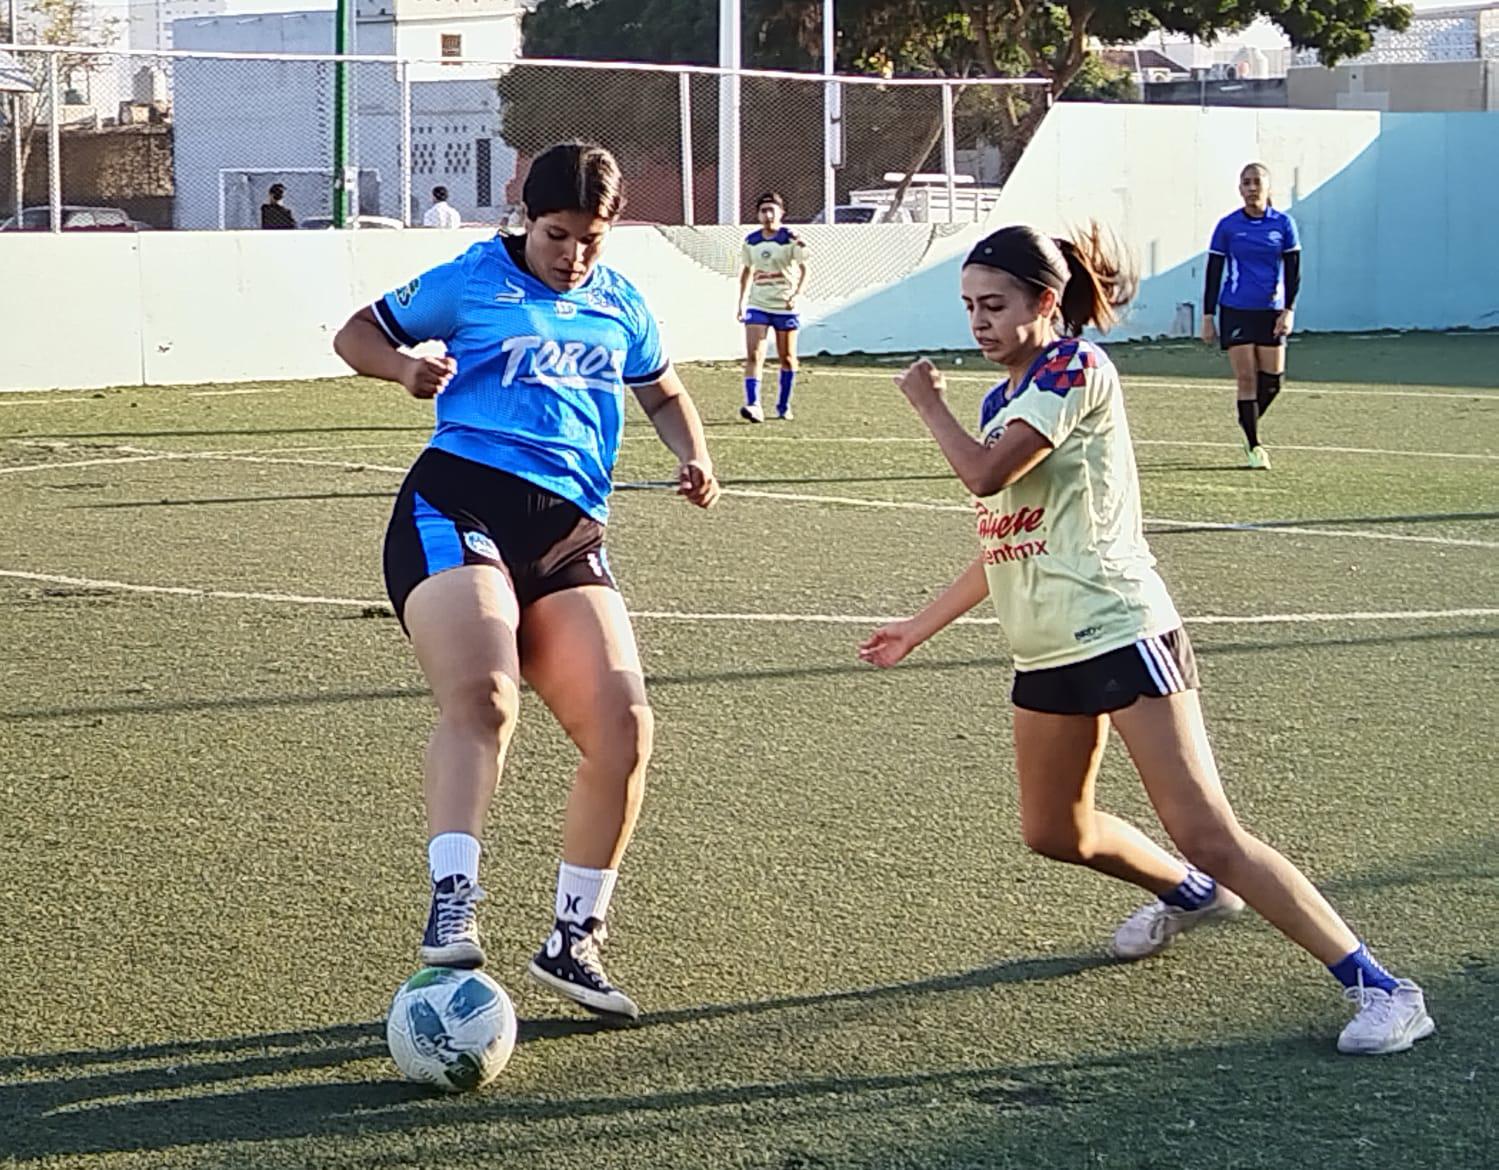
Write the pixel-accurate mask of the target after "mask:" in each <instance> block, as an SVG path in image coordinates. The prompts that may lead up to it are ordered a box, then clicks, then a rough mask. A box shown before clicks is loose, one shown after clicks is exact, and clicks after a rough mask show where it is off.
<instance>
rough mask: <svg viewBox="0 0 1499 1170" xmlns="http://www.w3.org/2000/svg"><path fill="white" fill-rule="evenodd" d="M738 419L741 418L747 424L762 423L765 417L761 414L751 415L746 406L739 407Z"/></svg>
mask: <svg viewBox="0 0 1499 1170" xmlns="http://www.w3.org/2000/svg"><path fill="white" fill-rule="evenodd" d="M739 417H740V418H742V419H743V420H744V421H745V422H749V423H762V422H764V421H765V416H764V415H763V414H760V415H757V414H755V413H753V412H752V411H751V410H750V408H749V407H747V406H741V407H740V408H739Z"/></svg>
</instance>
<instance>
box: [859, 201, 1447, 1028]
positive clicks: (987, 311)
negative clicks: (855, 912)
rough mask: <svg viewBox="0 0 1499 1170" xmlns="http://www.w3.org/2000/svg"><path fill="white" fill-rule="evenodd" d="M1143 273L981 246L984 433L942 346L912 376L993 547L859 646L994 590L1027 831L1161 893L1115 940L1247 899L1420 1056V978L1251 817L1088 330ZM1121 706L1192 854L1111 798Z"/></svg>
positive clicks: (1088, 255) (1075, 257) (975, 267)
mask: <svg viewBox="0 0 1499 1170" xmlns="http://www.w3.org/2000/svg"><path fill="white" fill-rule="evenodd" d="M1132 285H1133V281H1132V280H1131V279H1130V278H1129V277H1128V276H1127V275H1125V274H1124V273H1123V270H1122V268H1121V266H1120V264H1119V263H1118V262H1117V260H1116V259H1115V258H1114V257H1113V256H1112V255H1111V254H1110V249H1109V248H1108V247H1107V246H1106V245H1105V244H1104V242H1103V240H1102V239H1101V236H1100V233H1099V232H1098V230H1097V229H1096V228H1095V229H1093V231H1092V232H1091V233H1089V234H1088V235H1086V236H1084V237H1081V238H1079V239H1077V240H1075V241H1074V240H1052V239H1050V238H1048V237H1046V236H1044V235H1042V234H1040V233H1039V232H1037V231H1035V230H1034V229H1033V228H1029V227H1008V228H1003V229H1001V230H1000V231H997V232H995V233H994V234H992V235H990V236H988V237H987V238H985V239H984V240H982V241H980V242H979V244H978V245H977V246H976V247H975V248H974V249H973V251H972V252H971V253H970V254H969V256H968V258H967V261H966V262H965V264H964V267H963V276H962V294H963V304H964V306H965V307H966V309H967V311H968V321H969V326H970V328H971V329H972V331H973V337H974V340H975V341H977V342H978V345H979V349H980V350H981V351H982V352H983V355H984V356H985V357H986V358H988V359H989V360H990V361H992V362H994V363H995V364H996V365H998V366H1001V367H1002V368H1004V369H1005V370H1006V371H1008V374H1009V376H1008V378H1006V379H1005V380H1004V381H1002V382H1001V383H1000V384H999V385H998V386H996V387H995V388H994V390H992V391H991V392H990V393H989V395H988V396H987V397H986V398H985V399H984V404H983V410H982V416H981V419H980V432H981V433H980V437H979V438H977V439H975V438H973V437H972V436H971V435H970V434H969V433H968V431H967V430H966V429H965V428H964V427H963V425H962V424H961V423H960V422H959V421H958V420H957V418H955V417H954V415H953V413H952V411H951V410H950V409H949V408H948V405H947V403H946V401H945V400H944V398H943V390H944V386H943V378H942V374H941V373H940V372H939V371H938V370H937V369H935V368H934V367H933V366H932V364H931V363H930V362H927V361H919V362H917V363H916V364H914V365H913V366H911V367H910V368H909V369H908V370H906V372H905V373H904V374H903V375H901V376H900V377H899V378H898V379H897V381H898V383H899V385H900V388H901V390H902V392H903V393H904V394H905V396H906V398H907V399H908V400H909V401H910V403H911V405H912V406H913V407H914V408H915V409H916V412H917V414H918V415H920V417H921V420H922V421H923V422H924V423H925V424H926V426H927V428H928V429H929V430H930V431H931V433H932V436H933V438H935V439H936V440H937V444H938V446H939V447H941V449H942V453H943V454H944V455H945V456H946V457H947V461H948V462H949V463H950V464H951V465H952V468H953V470H954V471H955V472H956V473H957V475H958V478H959V479H960V480H962V482H963V484H964V486H965V487H967V488H968V489H969V490H970V491H971V492H972V493H973V494H974V496H975V497H976V499H975V507H976V509H977V512H978V532H979V543H980V545H981V552H980V553H979V555H978V556H977V557H976V558H975V559H974V561H973V563H972V564H971V565H970V566H969V567H968V569H967V570H966V571H964V573H963V574H962V575H961V576H960V577H958V579H957V580H956V581H954V582H953V583H952V585H951V586H949V587H948V589H947V590H946V591H945V592H944V593H942V594H941V596H939V597H938V598H937V599H936V600H935V601H933V602H932V603H931V604H930V605H928V606H927V607H926V608H925V609H923V610H922V611H921V612H920V613H918V614H916V616H915V617H912V618H908V619H906V620H904V621H898V622H893V623H891V624H889V625H886V626H883V627H881V628H880V629H878V630H876V631H875V632H874V633H873V634H872V635H870V637H869V639H868V640H867V641H866V642H864V644H863V645H862V646H861V647H860V648H859V656H860V657H861V658H863V659H864V660H865V661H866V662H871V663H873V664H875V665H876V666H893V665H895V664H896V663H897V662H899V661H900V660H901V659H902V658H904V657H905V656H906V655H907V654H909V653H910V652H911V651H912V650H914V649H915V648H916V647H917V646H919V645H920V644H921V643H922V642H925V641H926V640H927V639H928V638H930V637H931V636H932V635H933V634H935V633H937V631H939V630H941V629H943V628H944V627H945V626H947V625H949V624H950V623H951V622H953V621H954V620H955V619H956V618H958V617H960V616H961V615H962V614H965V613H967V612H968V611H969V610H970V609H972V608H973V607H974V606H976V605H978V603H979V602H980V601H982V600H983V599H984V598H985V597H986V596H988V597H991V598H992V599H993V602H994V607H995V609H996V611H997V613H998V615H999V619H1000V623H1001V624H1002V625H1003V627H1004V630H1005V634H1006V636H1007V637H1008V639H1009V641H1010V645H1011V648H1012V650H1013V652H1014V656H1015V683H1014V693H1013V702H1014V707H1015V712H1014V728H1015V763H1016V772H1017V774H1018V776H1019V781H1020V815H1021V827H1022V831H1023V833H1024V837H1025V841H1026V844H1027V845H1029V846H1030V847H1031V848H1032V849H1034V850H1036V851H1037V852H1038V853H1041V854H1043V855H1045V856H1047V857H1051V858H1055V859H1056V860H1058V861H1066V862H1070V863H1072V864H1074V865H1085V866H1088V867H1089V868H1091V869H1094V870H1097V871H1098V872H1099V873H1103V874H1107V875H1108V876H1110V877H1116V878H1119V879H1121V880H1123V881H1127V882H1131V883H1133V884H1135V885H1137V886H1140V887H1141V888H1142V889H1144V890H1146V891H1148V892H1149V893H1150V894H1152V895H1154V896H1155V897H1154V898H1153V899H1152V900H1151V902H1150V903H1149V904H1148V905H1146V906H1145V907H1143V908H1142V909H1140V910H1139V911H1137V912H1136V913H1135V914H1133V915H1132V916H1131V917H1130V918H1129V919H1127V920H1126V921H1125V922H1124V924H1123V925H1122V926H1120V927H1119V929H1118V930H1117V932H1116V933H1115V934H1114V938H1113V941H1112V943H1111V945H1110V951H1111V952H1112V953H1113V954H1114V955H1115V956H1116V957H1118V958H1121V959H1141V958H1145V957H1146V956H1147V955H1153V954H1156V953H1157V952H1159V951H1161V950H1163V949H1164V948H1165V947H1166V946H1168V945H1169V944H1170V943H1171V941H1172V940H1173V939H1174V938H1175V936H1176V935H1178V934H1180V933H1181V932H1182V931H1184V930H1188V929H1190V928H1192V927H1194V926H1197V925H1200V924H1202V923H1206V922H1210V921H1213V920H1214V919H1223V918H1228V917H1231V916H1233V915H1234V914H1237V913H1238V912H1239V911H1240V910H1241V909H1242V908H1243V904H1244V902H1246V901H1247V902H1248V903H1249V905H1251V906H1253V907H1254V908H1255V909H1256V910H1257V911H1259V913H1260V914H1262V915H1263V916H1264V917H1265V918H1266V919H1267V920H1268V921H1269V922H1270V923H1271V924H1272V925H1274V926H1275V927H1277V928H1278V929H1279V930H1280V931H1281V932H1282V933H1284V934H1285V935H1286V936H1287V937H1288V938H1290V939H1291V940H1292V941H1293V942H1295V943H1297V944H1299V945H1300V946H1301V947H1303V948H1304V949H1305V950H1307V951H1309V952H1310V953H1311V954H1312V955H1314V956H1315V957H1316V958H1317V959H1318V960H1320V961H1321V962H1322V963H1324V964H1326V965H1327V966H1328V968H1329V970H1330V971H1331V972H1332V974H1333V975H1335V976H1336V977H1337V978H1338V980H1339V981H1340V982H1341V983H1342V984H1343V986H1344V987H1345V988H1346V989H1347V990H1346V994H1347V996H1348V998H1349V999H1350V1000H1352V1001H1354V1003H1355V1004H1356V1005H1357V1010H1356V1013H1355V1015H1354V1018H1353V1020H1352V1021H1350V1022H1349V1024H1348V1025H1347V1026H1346V1027H1345V1028H1344V1029H1343V1032H1342V1034H1341V1035H1340V1036H1339V1038H1338V1048H1339V1050H1341V1051H1343V1052H1350V1053H1369V1054H1375V1053H1385V1052H1399V1051H1401V1050H1403V1049H1406V1048H1409V1047H1410V1046H1411V1045H1412V1044H1413V1043H1415V1041H1417V1040H1420V1039H1422V1038H1423V1037H1425V1036H1428V1035H1430V1034H1431V1032H1432V1031H1433V1030H1434V1029H1435V1025H1434V1024H1433V1023H1432V1020H1431V1017H1430V1016H1428V1015H1427V1013H1426V1005H1425V999H1424V996H1423V995H1422V993H1421V989H1420V988H1419V987H1417V986H1416V984H1414V983H1412V982H1410V981H1409V980H1406V979H1396V978H1394V977H1393V976H1392V975H1390V973H1389V972H1388V971H1386V970H1385V969H1384V968H1383V967H1381V966H1380V965H1379V964H1378V963H1377V962H1376V961H1375V960H1374V958H1373V957H1372V956H1371V955H1370V954H1369V951H1368V949H1367V948H1366V947H1365V946H1364V945H1363V944H1362V943H1361V942H1360V941H1359V939H1358V938H1357V937H1356V936H1355V935H1354V934H1353V932H1352V931H1350V930H1349V929H1348V927H1347V926H1346V925H1345V924H1344V922H1343V920H1342V919H1341V918H1339V917H1338V915H1337V913H1336V912H1335V911H1334V910H1333V908H1332V907H1331V906H1330V905H1328V903H1327V901H1326V900H1325V899H1324V898H1323V897H1322V895H1321V894H1320V893H1318V891H1317V889H1316V887H1314V886H1313V885H1312V884H1311V882H1310V881H1308V880H1307V879H1306V877H1305V876H1303V875H1302V873H1301V872H1300V871H1299V870H1297V869H1296V867H1295V866H1294V865H1292V864H1291V863H1290V862H1289V861H1287V860H1286V859H1285V858H1284V857H1282V856H1281V855H1280V854H1279V853H1277V852H1276V851H1275V850H1273V849H1272V848H1270V846H1268V845H1266V844H1265V843H1264V842H1262V841H1260V840H1258V839H1257V838H1255V837H1253V836H1251V835H1250V834H1249V833H1248V832H1247V831H1245V829H1244V828H1243V827H1242V826H1241V825H1240V824H1239V822H1238V820H1237V819H1236V818H1235V817H1234V814H1233V810H1232V809H1231V808H1230V807H1229V804H1228V799H1227V797H1226V796H1225V795H1224V792H1223V786H1222V784H1221V783H1220V782H1219V778H1218V771H1217V767H1216V766H1215V764H1214V762H1213V753H1212V749H1211V748H1210V747H1209V745H1208V738H1207V732H1206V730H1205V728H1204V726H1203V717H1202V709H1201V707H1200V705H1199V704H1198V698H1197V686H1198V684H1197V668H1196V664H1195V662H1194V660H1193V657H1192V648H1191V645H1190V643H1189V642H1188V641H1187V635H1186V631H1185V630H1184V629H1183V628H1182V619H1181V618H1180V617H1179V616H1178V615H1177V612H1176V609H1175V607H1174V606H1173V605H1172V603H1171V598H1170V596H1169V595H1168V594H1167V592H1166V587H1165V585H1164V584H1163V583H1162V581H1161V578H1160V577H1159V576H1158V575H1157V574H1156V571H1155V568H1154V564H1155V561H1154V558H1152V556H1151V554H1150V550H1149V548H1148V547H1147V546H1146V543H1145V537H1144V533H1143V530H1142V525H1141V519H1140V489H1139V482H1138V479H1137V476H1136V472H1135V459H1134V451H1133V448H1132V446H1131V443H1130V436H1129V425H1128V423H1127V421H1126V419H1125V415H1124V398H1123V395H1122V393H1121V391H1120V386H1119V374H1118V371H1117V370H1115V368H1114V365H1113V363H1112V362H1111V361H1110V360H1109V358H1108V356H1107V355H1106V354H1105V353H1104V352H1103V350H1101V349H1099V348H1098V347H1097V346H1095V345H1093V344H1092V343H1090V342H1087V341H1084V340H1082V339H1081V338H1080V337H1079V336H1078V335H1079V334H1081V333H1082V331H1083V329H1084V327H1086V326H1088V325H1095V326H1099V327H1106V326H1108V325H1109V324H1110V323H1111V322H1112V321H1113V319H1114V315H1115V309H1116V308H1118V307H1120V306H1122V305H1123V304H1125V303H1127V302H1128V300H1129V296H1130V294H1131V293H1132V291H1133V288H1132ZM1110 722H1112V723H1113V725H1114V728H1115V729H1116V730H1117V731H1118V732H1119V735H1120V737H1121V738H1122V739H1123V740H1124V744H1125V747H1126V748H1127V749H1128V750H1129V753H1130V757H1131V759H1133V761H1134V764H1135V768H1136V770H1137V771H1138V772H1139V774H1140V779H1141V781H1142V782H1143V783H1144V785H1145V791H1146V793H1147V795H1148V796H1149V797H1150V801H1151V803H1152V804H1153V805H1154V806H1155V809H1156V812H1157V813H1158V814H1159V816H1160V818H1161V822H1162V824H1163V825H1164V826H1165V829H1166V832H1167V833H1168V834H1169V835H1170V837H1171V839H1172V841H1174V842H1175V843H1176V845H1177V847H1178V848H1179V849H1180V850H1181V852H1182V854H1183V855H1184V856H1185V857H1186V858H1187V860H1186V861H1181V860H1179V859H1178V858H1177V857H1175V856H1173V855H1172V854H1170V853H1168V852H1166V851H1165V850H1164V849H1162V848H1160V847H1159V846H1157V845H1156V844H1155V843H1154V842H1153V841H1151V839H1150V838H1149V837H1147V836H1145V834H1144V833H1142V832H1140V830H1139V829H1137V828H1135V827H1134V826H1133V825H1131V824H1129V823H1127V822H1125V821H1123V820H1121V819H1120V818H1119V817H1116V816H1113V815H1112V814H1110V813H1106V812H1101V811H1099V810H1097V809H1096V808H1095V807H1094V804H1093V794H1094V782H1095V779H1096V777H1097V775H1098V767H1099V763H1100V760H1101V759H1102V756H1103V749H1104V743H1105V741H1106V739H1107V736H1108V728H1109V724H1110ZM1220 882H1221V883H1222V884H1221V885H1220V884H1219V883H1220ZM1240 895H1242V900H1241V897H1240Z"/></svg>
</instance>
